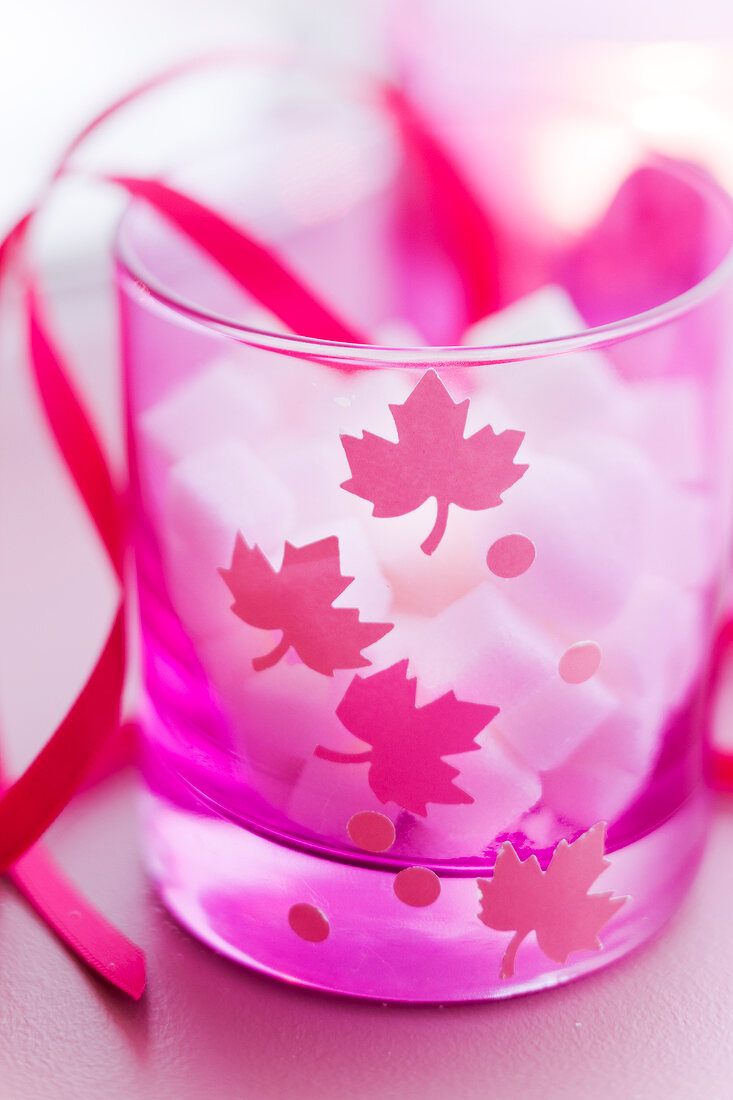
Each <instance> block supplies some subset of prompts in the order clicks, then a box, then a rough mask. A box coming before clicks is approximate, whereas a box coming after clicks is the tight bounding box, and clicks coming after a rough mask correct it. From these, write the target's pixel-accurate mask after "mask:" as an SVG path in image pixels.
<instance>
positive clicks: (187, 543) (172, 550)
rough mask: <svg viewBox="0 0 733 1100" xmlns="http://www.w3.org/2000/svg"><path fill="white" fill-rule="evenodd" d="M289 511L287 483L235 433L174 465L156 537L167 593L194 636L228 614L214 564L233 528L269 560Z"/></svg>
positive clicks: (221, 560) (225, 562) (226, 552)
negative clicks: (158, 534)
mask: <svg viewBox="0 0 733 1100" xmlns="http://www.w3.org/2000/svg"><path fill="white" fill-rule="evenodd" d="M293 514H294V501H293V499H292V496H291V494H290V493H289V491H288V489H287V488H286V486H285V485H284V484H283V483H282V481H280V480H279V479H278V478H277V476H276V475H275V474H274V473H273V472H272V471H271V470H270V469H269V467H268V466H267V465H266V464H265V463H264V462H263V461H262V460H261V459H260V458H259V457H258V456H257V455H256V454H254V452H253V451H251V450H250V449H249V448H247V447H246V446H245V445H244V444H243V443H240V442H238V441H236V440H233V439H224V440H222V441H221V442H220V443H217V444H214V445H213V446H211V447H209V448H206V449H205V450H202V451H199V452H197V453H196V454H194V455H191V456H190V457H189V458H186V459H184V460H183V461H182V462H179V463H177V464H176V465H175V466H174V467H173V469H172V471H171V475H170V481H169V484H168V491H167V494H166V499H165V503H164V510H163V515H162V524H161V530H160V538H161V545H162V549H163V558H164V567H165V575H166V581H167V583H168V586H169V593H170V596H171V600H172V603H173V606H174V608H175V610H176V612H177V613H178V615H179V616H180V618H181V620H182V621H183V623H184V625H185V627H186V629H187V630H188V632H189V634H190V635H191V636H192V637H193V638H194V640H195V639H196V638H197V637H200V636H204V635H207V634H210V633H212V631H216V630H217V629H218V628H219V627H220V626H221V623H222V619H223V618H226V619H227V621H228V617H229V616H230V615H231V612H230V611H229V610H228V608H229V605H230V604H231V602H232V601H231V598H227V596H228V593H227V591H226V586H225V585H224V582H223V580H222V578H221V576H220V575H219V572H218V570H219V568H220V567H224V568H228V567H229V565H230V563H231V559H232V552H233V549H234V544H235V539H236V536H237V533H238V532H241V534H242V536H243V537H244V539H245V540H246V541H247V543H248V544H249V546H250V547H252V546H254V545H255V544H256V545H257V546H259V547H260V549H261V550H262V551H263V552H264V554H265V555H266V556H267V557H269V558H270V560H271V562H272V561H273V560H277V558H278V556H279V557H280V558H282V553H283V546H284V542H285V539H286V538H287V537H288V535H289V533H290V529H291V527H292V519H293ZM276 567H277V566H276Z"/></svg>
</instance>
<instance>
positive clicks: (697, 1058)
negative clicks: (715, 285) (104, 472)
mask: <svg viewBox="0 0 733 1100" xmlns="http://www.w3.org/2000/svg"><path fill="white" fill-rule="evenodd" d="M154 7H155V12H154V13H151V15H150V19H151V21H152V22H151V33H150V34H145V33H143V28H142V27H141V24H140V20H141V19H142V18H144V12H145V11H148V10H149V9H150V5H143V4H142V3H141V2H138V0H130V2H128V3H127V4H126V5H125V6H124V10H121V11H120V12H119V13H117V15H116V17H115V18H114V19H112V18H111V17H110V16H109V15H107V14H105V13H106V12H107V11H108V10H109V9H108V8H107V7H106V6H105V5H99V4H98V3H97V4H88V3H86V2H85V0H73V2H71V0H70V2H69V3H68V4H63V5H59V4H55V5H52V4H50V3H43V2H39V0H29V3H27V4H25V5H23V6H20V5H16V7H15V10H14V13H13V16H12V17H11V24H12V21H13V19H14V20H15V24H16V25H15V26H13V25H11V26H10V27H9V28H8V25H7V23H6V25H5V29H6V30H8V29H9V31H10V33H7V34H4V35H3V37H2V42H0V94H2V96H3V100H4V102H13V103H14V104H16V105H17V109H14V110H13V111H9V112H5V114H4V115H3V117H2V119H0V146H1V147H2V148H3V149H4V150H5V151H6V153H7V154H8V157H7V160H6V165H7V164H9V165H13V164H17V165H18V171H17V172H14V171H12V170H9V169H8V168H7V167H6V169H5V170H4V171H5V176H6V180H7V182H5V183H4V184H3V183H0V216H1V217H2V220H3V223H6V222H7V221H9V218H10V216H11V215H12V214H13V213H15V212H17V210H18V209H19V207H20V203H21V202H22V200H23V196H24V195H27V193H28V191H29V188H30V186H31V182H35V181H37V179H38V178H39V175H40V174H41V172H42V170H43V166H44V165H46V164H49V163H50V162H51V159H52V157H53V155H54V154H55V152H56V151H57V149H58V146H59V145H60V144H61V139H62V137H63V136H66V135H67V134H68V133H70V132H72V129H73V127H74V126H75V125H76V124H77V123H80V122H82V121H83V119H84V118H86V117H87V116H88V115H89V114H90V113H92V111H93V110H94V109H95V108H96V107H98V106H99V105H100V104H101V103H102V102H104V101H105V100H106V99H107V98H109V96H110V95H111V94H112V93H114V92H116V91H118V90H119V89H120V88H122V87H124V86H125V85H127V84H128V83H129V82H130V81H131V80H133V79H135V78H137V77H138V76H139V75H140V73H141V72H142V71H150V69H152V68H154V67H155V66H156V65H157V64H158V63H161V62H164V61H169V60H171V59H172V57H173V56H178V55H180V54H181V53H183V52H186V51H187V50H190V49H194V48H197V47H200V46H203V45H207V44H209V42H210V41H218V42H221V41H222V40H225V39H226V37H227V36H228V34H229V33H230V32H231V33H233V34H236V35H237V36H238V37H240V38H241V36H242V34H243V33H244V32H245V31H247V30H248V29H249V23H248V22H247V20H249V21H250V22H252V20H251V19H250V16H251V13H252V12H253V11H255V9H258V8H259V7H261V8H262V10H264V8H265V5H257V4H252V5H244V4H242V5H240V4H235V3H233V2H232V3H229V2H228V0H212V2H211V3H209V4H207V5H205V8H202V9H201V11H199V12H198V13H197V14H196V16H195V17H194V15H193V14H188V15H187V14H186V13H185V12H182V10H181V9H182V5H181V4H180V2H178V3H176V4H175V5H171V4H168V3H167V2H166V3H165V4H163V3H161V5H159V6H158V5H156V6H154ZM279 7H283V8H288V5H286V4H285V5H278V8H279ZM341 7H348V5H343V4H342V5H341ZM531 7H532V9H533V11H534V14H535V16H536V17H537V18H540V19H541V18H544V19H545V24H543V25H542V26H544V31H543V33H548V34H550V33H552V32H553V31H554V32H557V31H559V30H561V29H562V27H561V26H560V23H562V25H563V27H564V29H565V30H566V31H568V30H569V31H570V32H573V33H575V32H578V33H580V32H582V31H583V30H589V31H590V32H591V33H601V34H602V33H604V28H602V27H600V25H599V24H600V18H599V17H596V18H595V21H594V22H593V21H592V22H593V26H592V27H588V26H587V22H586V21H587V20H588V18H589V16H588V12H590V11H591V6H589V5H588V4H587V2H584V3H583V4H582V5H581V4H576V5H573V4H572V3H569V2H568V0H564V2H563V3H562V5H557V6H553V5H547V4H544V5H539V4H534V5H532V6H531ZM245 8H246V9H247V13H248V14H247V17H246V19H245V17H244V15H242V12H243V11H244V9H245ZM359 8H360V5H358V4H356V5H353V6H351V8H350V11H351V14H353V13H354V11H358V10H359ZM597 8H598V6H597V5H593V6H592V10H593V11H594V12H595V11H596V9H597ZM174 9H175V17H174V16H173V10H174ZM327 9H328V11H329V12H331V11H333V10H335V7H334V6H333V5H331V4H330V3H329V4H328V5H327ZM560 9H562V10H561V12H560ZM632 9H633V10H632ZM654 9H655V11H656V13H657V14H656V16H653V15H652V6H651V5H647V6H640V5H638V4H637V3H634V4H631V3H625V4H623V5H614V13H615V14H614V18H615V20H616V22H615V24H614V26H613V28H611V32H612V33H613V34H614V35H616V36H619V37H623V36H625V35H627V34H631V35H632V36H633V34H634V33H635V32H638V33H639V35H640V36H641V37H646V38H649V37H652V38H653V37H658V33H657V32H656V27H657V26H658V22H657V23H655V22H654V19H656V20H657V21H658V20H659V18H660V14H659V13H662V12H663V13H664V34H665V36H666V37H679V38H681V37H686V36H690V35H695V34H697V35H698V36H701V37H714V36H715V35H716V34H720V33H725V31H726V30H728V27H726V25H725V15H724V12H728V14H729V17H730V10H729V9H728V8H727V7H725V8H724V7H723V6H722V5H720V4H717V3H713V2H712V0H705V2H703V3H698V4H696V5H694V6H692V5H688V6H685V5H682V4H672V5H670V4H665V5H664V7H662V5H661V4H659V5H654ZM550 11H552V13H553V19H558V16H559V14H562V20H560V21H559V22H557V23H556V24H555V25H554V26H550V24H551V23H552V19H551V18H550V15H549V14H548V13H549V12H550ZM624 12H626V14H627V15H628V16H629V17H630V18H631V19H634V17H635V18H636V24H635V25H634V24H629V26H628V27H627V26H626V25H624V24H623V22H622V21H620V15H623V13H624ZM204 13H205V15H204ZM543 13H544V15H543ZM634 13H636V16H634ZM693 13H694V14H693ZM579 20H580V21H582V22H583V26H582V27H581V26H580V24H579ZM639 21H641V22H639ZM525 22H526V20H525ZM39 26H43V27H44V28H45V32H46V33H45V34H44V35H43V41H41V42H39V40H38V28H39ZM202 28H203V30H202ZM519 29H520V30H521V29H522V28H519ZM525 29H526V28H525ZM536 29H537V26H536V25H535V30H536ZM540 29H542V27H540ZM169 31H170V32H171V33H168V32H169ZM309 33H310V36H311V37H317V32H309ZM306 37H307V35H306ZM54 42H55V43H56V45H57V47H58V48H57V49H55V50H54V49H52V48H51V44H52V43H54ZM126 44H127V46H129V49H128V48H126ZM3 51H5V53H4V52H3ZM79 51H81V52H79ZM70 59H73V60H74V63H75V64H76V62H77V61H78V62H79V64H78V66H77V67H76V74H75V81H66V80H62V77H61V73H62V71H63V73H64V74H68V72H69V60H70ZM112 59H114V61H113V60H112ZM732 141H733V134H732ZM74 307H77V308H78V309H79V310H80V311H82V312H88V310H89V299H88V297H87V294H86V292H85V291H84V289H83V288H82V290H81V292H79V293H78V294H76V295H74V294H72V295H69V296H68V301H67V308H71V309H72V310H73V309H74ZM2 335H3V339H2V342H1V343H0V347H1V349H2V357H1V361H0V366H2V367H4V368H6V369H0V516H1V517H2V520H1V521H0V522H1V524H2V528H1V529H2V538H0V606H1V607H2V609H3V614H2V621H0V677H1V679H2V689H1V690H0V722H1V724H2V729H3V744H4V751H5V752H6V753H7V756H8V759H9V761H10V763H11V764H12V765H13V767H15V768H19V767H20V766H21V765H22V764H23V763H24V762H25V761H27V760H29V759H30V757H31V756H32V754H33V752H34V751H35V749H37V748H38V747H39V745H40V744H41V743H42V742H43V740H44V739H45V737H46V736H47V735H48V733H49V731H50V730H51V729H52V728H53V726H54V725H55V724H56V722H58V720H59V719H60V718H61V716H62V714H63V713H64V711H65V709H66V708H67V706H68V705H69V703H70V702H71V700H72V698H73V695H74V693H75V691H76V689H77V688H78V686H79V685H80V683H81V681H82V679H83V677H84V675H85V674H86V672H87V671H88V668H89V666H90V664H91V662H92V660H93V659H94V656H95V653H96V649H97V646H98V645H99V643H100V642H101V640H102V638H103V635H104V632H105V627H106V624H107V622H108V617H109V615H110V613H111V611H112V608H113V604H114V591H113V589H112V586H111V582H110V579H109V576H108V573H107V569H106V566H105V564H104V560H103V555H102V554H101V552H100V551H99V549H98V548H97V547H96V545H95V544H94V542H93V541H92V540H91V539H90V537H89V535H88V530H87V525H86V522H85V520H84V517H83V515H82V512H81V508H80V506H79V505H78V502H77V501H76V499H75V496H74V494H73V490H72V489H71V488H70V486H69V485H68V484H67V482H66V480H65V478H64V476H63V475H62V474H61V473H60V472H59V470H58V464H57V460H56V458H55V455H54V453H53V448H52V445H51V444H50V443H49V442H48V440H47V439H46V437H45V435H44V433H43V430H42V427H41V426H40V424H39V421H38V414H37V412H36V411H35V408H34V406H33V403H32V401H31V400H30V398H29V394H28V392H27V389H26V384H25V382H24V380H23V376H22V373H21V371H20V370H19V367H20V358H19V356H18V355H13V354H12V353H11V354H8V346H7V341H8V340H9V341H10V342H11V343H12V340H13V339H14V338H15V339H17V338H18V335H19V334H18V333H13V332H10V333H8V330H7V327H6V328H5V330H4V331H3V334H2ZM101 347H102V345H101V344H99V343H98V337H97V334H96V333H95V332H93V331H92V332H90V333H89V335H88V340H87V351H88V356H87V370H86V371H85V378H84V386H85V390H86V392H87V393H88V394H90V399H91V402H92V404H93V406H94V408H95V410H96V412H97V414H98V416H99V417H100V420H101V422H102V423H103V424H104V425H106V426H108V427H109V426H110V425H111V424H112V422H113V420H114V412H115V401H114V392H115V390H114V387H115V381H114V380H115V373H114V369H113V365H112V364H111V363H109V362H107V361H106V360H105V358H104V355H103V354H102V353H101ZM97 348H98V349H99V351H100V354H99V355H97V354H96V350H95V349H97ZM116 451H117V453H118V454H119V441H117V446H116ZM48 844H49V847H50V848H51V849H52V851H53V852H54V854H55V855H56V856H57V858H58V860H59V863H60V864H61V866H62V867H63V868H64V869H65V870H66V871H67V872H68V874H69V875H70V876H71V877H72V878H73V880H74V881H75V882H76V883H78V884H79V885H80V886H81V888H82V889H84V890H85V891H86V892H87V893H88V895H89V897H90V898H91V899H92V900H93V901H94V902H95V903H96V904H98V905H99V906H100V908H101V909H102V910H103V912H104V913H105V914H106V915H107V916H109V917H110V918H111V919H112V920H113V921H115V922H116V923H117V924H118V925H119V926H120V927H121V928H122V929H123V930H124V931H125V932H126V933H127V934H128V935H130V936H131V937H133V938H134V939H135V940H136V941H137V942H139V943H140V944H141V945H142V946H143V947H144V948H145V950H146V952H147V955H148V967H149V985H148V992H147V994H146V996H145V998H144V999H143V1001H142V1002H141V1003H139V1004H133V1003H132V1002H129V1001H127V1000H126V999H124V998H123V997H122V996H120V995H118V994H116V993H115V992H114V991H110V990H108V989H107V988H106V987H104V986H102V984H101V983H99V982H97V981H96V980H95V979H93V978H91V977H90V976H89V975H88V973H87V972H86V971H85V970H83V968H81V967H80V966H79V965H78V964H77V963H76V961H75V960H74V959H72V958H71V957H70V956H69V955H68V954H67V953H66V952H65V951H64V949H63V948H62V947H61V946H60V945H59V944H58V943H57V941H56V940H55V939H54V938H53V936H52V935H51V934H50V932H49V931H48V930H47V929H46V927H45V926H44V925H43V924H42V923H41V922H39V921H38V920H37V918H36V917H35V916H34V914H33V913H32V912H31V911H30V909H29V908H28V907H27V906H26V904H25V903H24V902H23V901H22V900H21V899H20V898H19V897H18V896H17V895H16V893H15V892H14V890H13V889H12V887H11V886H10V885H9V884H7V883H6V882H5V881H4V880H3V881H0V1096H2V1097H3V1100H5V1098H6V1097H7V1098H8V1100H45V1098H47V1097H48V1098H49V1100H66V1098H67V1097H68V1098H71V1097H74V1098H85V1097H92V1096H93V1097H95V1098H100V1100H106V1098H110V1100H111V1098H116V1097H120V1098H122V1097H125V1098H133V1100H134V1098H137V1097H141V1098H143V1097H155V1098H156V1100H158V1098H160V1100H165V1098H168V1097H171V1098H175V1100H187V1098H188V1097H191V1098H193V1097H196V1098H197V1100H198V1098H199V1097H202V1096H213V1097H217V1098H223V1100H227V1098H229V1097H232V1098H239V1097H250V1096H252V1097H257V1098H262V1100H267V1098H269V1097H273V1098H274V1097H277V1098H282V1097H291V1096H292V1097H298V1098H299V1100H308V1098H309V1097H319V1098H321V1100H330V1098H331V1097H333V1098H339V1100H341V1098H343V1097H345V1096H349V1097H384V1098H392V1097H394V1098H395V1100H397V1098H399V1100H411V1098H412V1097H415V1098H417V1097H420V1098H421V1100H430V1098H431V1097H436V1098H438V1097H440V1098H441V1100H442V1098H443V1097H446V1096H455V1097H458V1098H461V1100H472V1098H474V1097H476V1098H477V1100H478V1098H479V1097H480V1098H481V1100H484V1098H487V1097H491V1098H492V1100H504V1098H506V1100H525V1098H527V1100H530V1098H531V1100H534V1098H535V1097H537V1098H542V1100H555V1098H558V1100H559V1098H562V1100H575V1098H578V1100H581V1098H582V1100H587V1098H591V1097H592V1098H596V1097H598V1098H604V1100H615V1098H619V1100H622V1098H623V1100H634V1098H638V1100H657V1098H662V1097H668V1098H675V1097H679V1098H695V1100H725V1098H727V1097H730V1096H731V1094H732V1093H733V1084H732V1083H731V1082H733V1029H732V1028H731V1020H733V983H732V982H731V974H732V973H733V937H731V934H730V923H731V921H730V914H731V912H733V861H731V858H730V852H731V849H732V846H733V802H731V801H730V800H728V799H725V798H720V799H719V800H718V801H717V803H716V806H715V812H714V818H713V824H712V831H711V837H710V844H709V847H708V850H707V853H706V856H705V859H704V862H703V866H702V869H701V872H700V875H699V877H698V879H697V881H696V883H695V885H694V887H693V889H692V891H691V893H690V895H689V897H688V899H687V901H686V902H685V904H684V906H683V908H682V910H681V911H680V912H679V914H678V915H677V917H676V918H675V919H674V921H673V922H672V924H671V925H670V926H669V927H668V929H667V930H666V931H665V933H664V934H663V935H661V936H660V937H658V938H657V939H656V940H655V941H654V942H652V943H651V944H649V945H648V946H647V947H645V948H644V949H642V950H640V951H638V952H637V953H635V954H634V955H632V956H631V957H629V958H628V959H626V960H625V961H623V962H621V963H618V964H616V965H615V966H614V967H612V968H611V969H609V970H608V971H605V972H602V973H601V974H599V975H596V976H594V977H591V978H589V979H586V980H585V981H582V982H579V983H577V984H574V985H571V986H568V987H565V988H560V989H557V990H554V991H550V992H548V993H544V994H536V995H534V996H533V997H530V998H525V999H520V1000H514V1001H509V1002H504V1003H499V1004H485V1005H467V1006H461V1007H446V1008H437V1007H436V1008H402V1007H399V1006H382V1005H379V1004H362V1003H352V1002H347V1001H343V1000H338V999H335V998H329V997H324V996H318V995H315V994H311V993H304V992H301V991H299V990H297V989H291V988H288V987H286V986H285V985H281V984H279V983H276V982H274V981H270V980H268V979H265V978H263V977H260V976H258V975H256V974H253V973H250V972H248V971H246V970H243V969H240V968H238V967H236V966H234V965H233V964H231V963H229V962H227V961H226V960H223V959H220V958H218V957H217V956H215V955H214V954H213V953H212V952H210V951H209V950H208V949H206V948H204V947H202V946H201V945H199V944H198V943H197V942H196V941H195V940H193V939H192V938H191V937H189V936H188V935H187V934H186V933H185V932H183V931H182V930H181V929H180V928H179V927H178V926H177V925H176V924H175V923H174V922H173V921H172V920H171V918H169V917H168V915H167V914H166V912H165V911H164V910H163V909H162V907H161V906H160V904H159V903H158V902H157V900H156V899H155V898H154V897H153V896H152V895H151V893H150V889H149V887H148V885H147V882H146V879H145V876H144V873H143V869H142V867H141V857H140V852H139V838H138V835H137V822H136V779H135V776H134V774H132V773H131V772H125V773H120V774H118V775H116V776H115V777H114V778H112V779H110V780H107V781H106V782H104V783H101V784H99V785H97V786H95V787H92V788H90V789H89V790H88V791H86V792H85V793H83V794H82V795H80V796H79V797H78V798H77V800H76V801H75V802H74V804H72V806H71V807H70V808H69V809H68V810H67V811H66V813H65V814H64V815H63V817H62V818H61V819H60V820H59V821H58V822H57V824H56V825H55V826H54V827H53V829H52V830H51V832H50V833H49V836H48Z"/></svg>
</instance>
